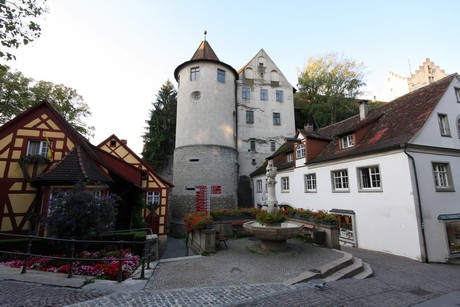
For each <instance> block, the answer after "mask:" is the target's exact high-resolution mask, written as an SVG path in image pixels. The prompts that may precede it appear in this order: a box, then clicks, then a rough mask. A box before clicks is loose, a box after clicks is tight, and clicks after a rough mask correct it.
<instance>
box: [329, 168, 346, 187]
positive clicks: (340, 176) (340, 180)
mask: <svg viewBox="0 0 460 307" xmlns="http://www.w3.org/2000/svg"><path fill="white" fill-rule="evenodd" d="M332 190H333V191H349V186H348V171H347V170H346V169H344V170H339V171H333V172H332Z"/></svg>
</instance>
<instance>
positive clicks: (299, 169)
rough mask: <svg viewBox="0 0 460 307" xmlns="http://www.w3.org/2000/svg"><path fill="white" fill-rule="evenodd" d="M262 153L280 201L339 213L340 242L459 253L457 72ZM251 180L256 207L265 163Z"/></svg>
mask: <svg viewBox="0 0 460 307" xmlns="http://www.w3.org/2000/svg"><path fill="white" fill-rule="evenodd" d="M268 159H273V160H274V163H275V166H277V168H278V175H277V182H278V184H277V191H276V193H277V195H276V196H277V199H278V202H279V203H280V204H286V205H290V206H292V207H295V208H309V209H314V210H319V209H325V210H329V211H330V212H331V213H335V214H337V215H338V216H339V217H340V219H341V223H340V235H341V237H340V240H341V241H342V242H343V243H348V244H353V245H355V246H359V247H361V248H364V249H370V250H375V251H381V252H388V253H392V254H395V255H401V256H405V257H409V258H412V259H417V260H420V261H430V262H447V261H449V259H452V258H456V257H460V78H459V76H458V74H452V75H450V76H447V77H445V78H443V79H441V80H439V81H437V82H433V83H431V84H429V85H427V86H425V87H422V88H420V89H418V90H415V91H413V92H411V93H409V94H407V95H405V96H402V97H400V98H398V99H396V100H394V101H392V102H390V103H388V104H385V105H383V106H381V107H378V108H375V109H372V110H370V111H368V110H367V104H366V103H365V102H363V103H362V104H361V105H360V115H357V116H354V117H352V118H349V119H347V120H344V121H342V122H339V123H336V124H334V125H331V126H328V127H325V128H322V129H319V130H318V131H306V130H299V131H298V132H297V134H296V135H295V137H294V138H291V139H287V140H286V142H285V144H284V145H283V146H281V147H280V149H279V150H278V151H277V152H276V153H274V154H273V155H271V156H270V157H268ZM251 176H252V180H253V185H254V187H255V189H254V199H255V204H261V203H262V202H263V200H262V195H263V191H264V187H265V182H264V181H265V169H264V166H262V167H260V168H259V169H258V170H256V171H255V172H253V173H252V174H251Z"/></svg>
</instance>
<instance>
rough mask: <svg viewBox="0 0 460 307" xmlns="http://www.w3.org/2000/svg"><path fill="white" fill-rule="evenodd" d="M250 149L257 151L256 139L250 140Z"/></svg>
mask: <svg viewBox="0 0 460 307" xmlns="http://www.w3.org/2000/svg"><path fill="white" fill-rule="evenodd" d="M249 149H250V151H256V141H255V140H250V141H249Z"/></svg>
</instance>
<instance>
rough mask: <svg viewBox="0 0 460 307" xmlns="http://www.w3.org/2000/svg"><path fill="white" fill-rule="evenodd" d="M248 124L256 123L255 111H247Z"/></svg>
mask: <svg viewBox="0 0 460 307" xmlns="http://www.w3.org/2000/svg"><path fill="white" fill-rule="evenodd" d="M246 124H254V111H246Z"/></svg>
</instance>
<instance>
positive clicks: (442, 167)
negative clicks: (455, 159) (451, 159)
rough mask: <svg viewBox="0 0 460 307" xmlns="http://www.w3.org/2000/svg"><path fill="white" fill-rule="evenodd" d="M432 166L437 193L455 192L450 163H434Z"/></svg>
mask: <svg viewBox="0 0 460 307" xmlns="http://www.w3.org/2000/svg"><path fill="white" fill-rule="evenodd" d="M432 165H433V176H434V185H435V188H436V191H453V190H454V189H453V182H452V173H451V171H450V165H449V163H439V162H433V164H432Z"/></svg>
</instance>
